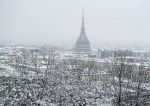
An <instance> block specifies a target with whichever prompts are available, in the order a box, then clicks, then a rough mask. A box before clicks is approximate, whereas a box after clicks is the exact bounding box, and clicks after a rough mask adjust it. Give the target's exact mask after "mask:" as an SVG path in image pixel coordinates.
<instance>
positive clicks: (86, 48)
mask: <svg viewBox="0 0 150 106" xmlns="http://www.w3.org/2000/svg"><path fill="white" fill-rule="evenodd" d="M90 51H91V48H90V42H89V40H88V38H87V36H86V33H85V26H84V12H83V13H82V27H81V32H80V36H79V37H78V39H77V41H76V44H75V47H74V52H75V53H90Z"/></svg>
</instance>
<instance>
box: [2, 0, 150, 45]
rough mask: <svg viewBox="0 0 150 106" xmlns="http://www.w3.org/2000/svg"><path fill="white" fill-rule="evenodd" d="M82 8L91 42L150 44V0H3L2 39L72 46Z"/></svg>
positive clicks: (96, 43)
mask: <svg viewBox="0 0 150 106" xmlns="http://www.w3.org/2000/svg"><path fill="white" fill-rule="evenodd" d="M82 8H84V11H85V31H86V35H87V37H88V39H89V41H90V43H91V44H93V45H97V46H101V45H107V44H108V45H111V44H112V45H118V44H122V45H133V44H134V45H136V44H137V45H141V44H142V45H150V42H149V39H150V1H149V0H1V1H0V41H11V42H15V43H20V44H40V45H42V44H62V45H71V46H73V45H74V44H75V42H76V40H77V38H78V36H79V34H80V28H81V21H82V20H81V17H82Z"/></svg>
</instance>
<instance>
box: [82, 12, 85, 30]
mask: <svg viewBox="0 0 150 106" xmlns="http://www.w3.org/2000/svg"><path fill="white" fill-rule="evenodd" d="M81 31H82V32H84V31H85V27H84V9H82V27H81Z"/></svg>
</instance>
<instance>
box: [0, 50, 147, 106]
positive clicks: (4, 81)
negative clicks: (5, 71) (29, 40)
mask: <svg viewBox="0 0 150 106" xmlns="http://www.w3.org/2000/svg"><path fill="white" fill-rule="evenodd" d="M9 58H10V60H9V61H7V62H6V64H7V65H9V66H11V67H12V68H13V70H14V71H15V72H17V73H18V74H17V75H11V76H1V78H0V103H1V104H2V105H4V106H51V105H56V106H89V105H90V106H94V105H102V104H101V100H104V101H107V99H110V102H109V104H111V105H116V106H148V105H149V102H148V100H149V98H150V97H149V91H148V89H147V88H145V87H144V85H146V84H149V82H146V83H145V81H144V80H143V77H145V75H147V74H145V72H148V71H149V70H148V68H145V66H144V64H143V63H144V62H143V61H141V64H140V65H139V70H136V78H134V81H133V78H132V77H133V76H134V75H135V71H134V65H133V64H131V63H129V62H127V61H126V59H127V58H126V54H124V53H123V52H121V51H117V52H115V53H114V57H113V59H112V60H111V61H108V62H104V63H97V62H96V61H94V60H93V61H85V60H82V59H80V58H78V59H77V58H75V59H62V58H60V54H59V52H57V50H56V49H54V48H49V49H47V48H40V49H32V50H27V49H21V50H18V49H15V50H14V52H13V53H12V54H10V55H9ZM102 64H103V65H102ZM104 70H105V74H107V75H108V76H110V77H107V78H109V80H106V81H97V82H94V81H93V80H92V79H91V77H89V80H88V81H85V80H83V77H84V76H85V74H86V76H91V75H96V74H97V73H99V72H101V71H104ZM106 97H107V99H106Z"/></svg>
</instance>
